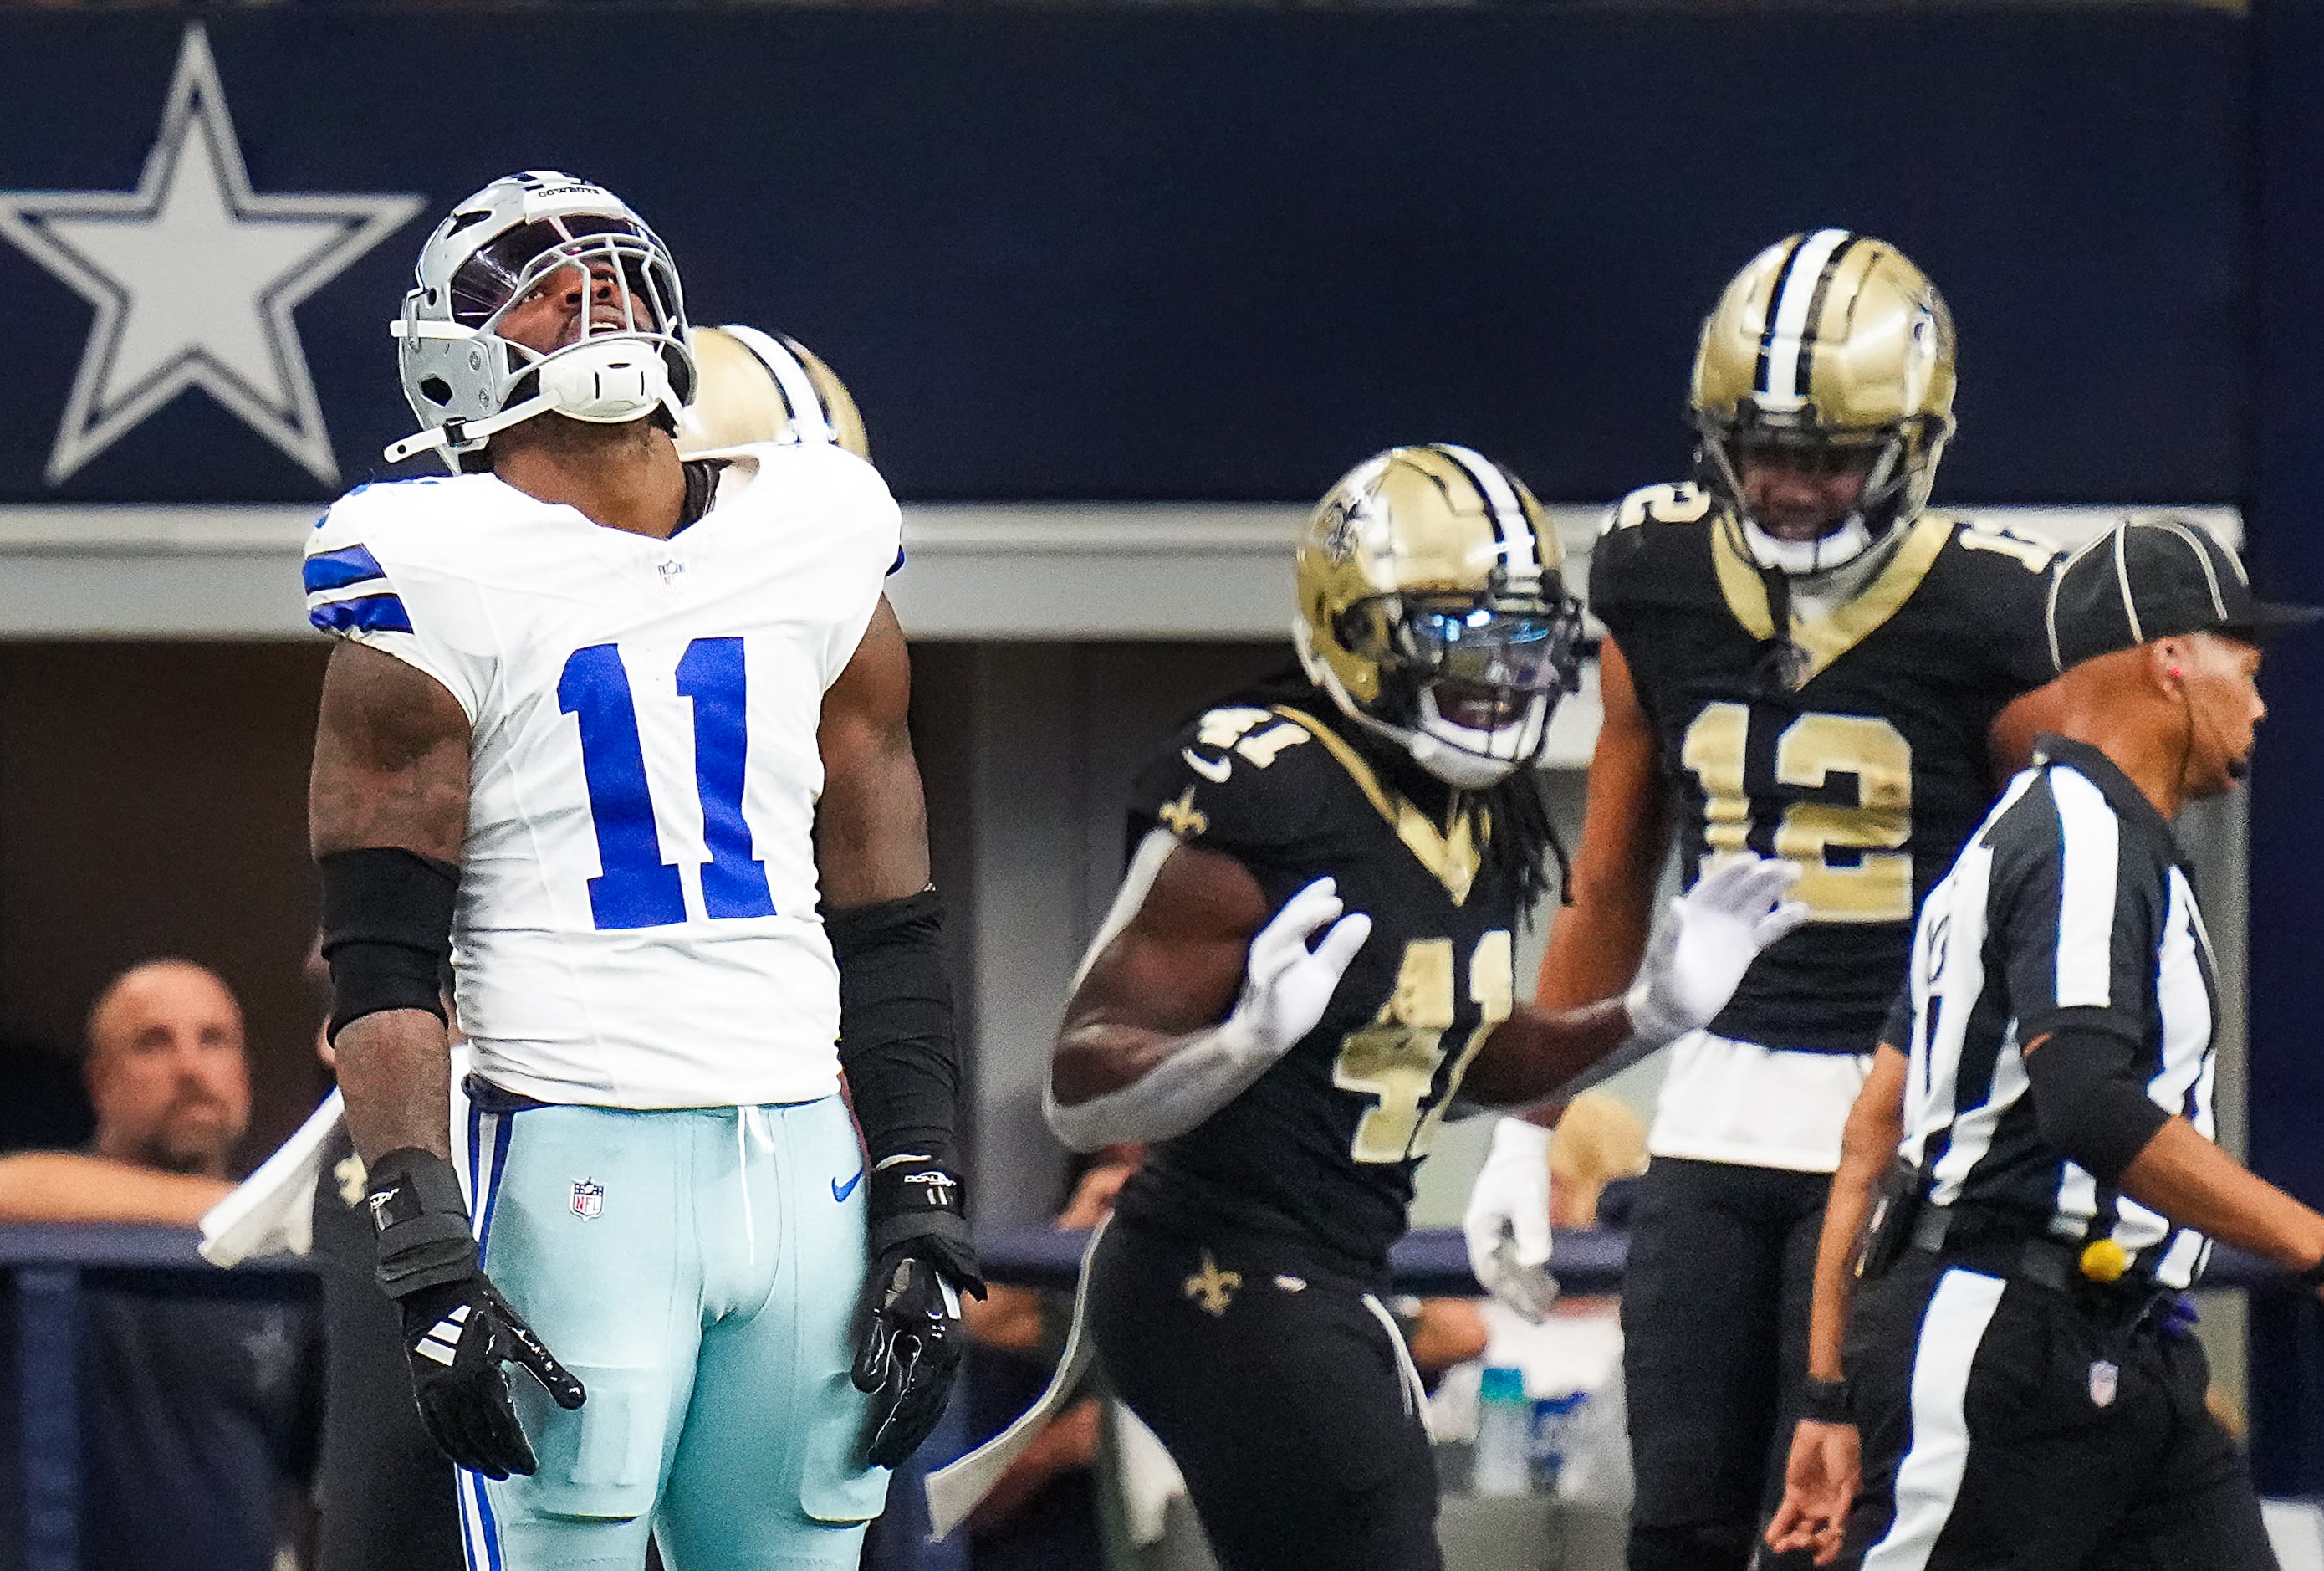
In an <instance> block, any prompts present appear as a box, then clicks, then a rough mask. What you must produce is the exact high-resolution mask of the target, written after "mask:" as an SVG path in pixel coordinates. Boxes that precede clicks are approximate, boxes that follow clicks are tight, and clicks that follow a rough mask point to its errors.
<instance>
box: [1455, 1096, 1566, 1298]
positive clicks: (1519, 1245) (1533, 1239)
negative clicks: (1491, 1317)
mask: <svg viewBox="0 0 2324 1571" xmlns="http://www.w3.org/2000/svg"><path fill="white" fill-rule="evenodd" d="M1461 1232H1462V1234H1463V1236H1465V1237H1466V1238H1467V1239H1468V1241H1469V1269H1470V1270H1471V1271H1474V1272H1476V1273H1477V1280H1478V1281H1480V1282H1481V1283H1482V1284H1484V1288H1485V1290H1486V1291H1487V1292H1489V1293H1490V1294H1492V1295H1493V1297H1495V1298H1499V1300H1500V1301H1501V1302H1502V1303H1504V1304H1507V1305H1508V1307H1509V1308H1512V1309H1514V1310H1516V1311H1517V1313H1518V1314H1520V1315H1522V1316H1524V1317H1526V1319H1528V1320H1531V1321H1532V1322H1534V1323H1535V1325H1539V1324H1540V1323H1541V1322H1542V1320H1543V1319H1545V1317H1547V1316H1548V1314H1549V1307H1550V1306H1551V1305H1552V1304H1554V1303H1555V1302H1557V1291H1558V1289H1557V1279H1556V1278H1555V1277H1554V1276H1552V1275H1550V1274H1549V1251H1550V1241H1549V1131H1547V1130H1545V1129H1544V1128H1542V1127H1541V1126H1540V1125H1539V1124H1534V1123H1526V1121H1525V1120H1524V1119H1522V1118H1504V1119H1501V1120H1500V1121H1499V1122H1498V1123H1495V1124H1494V1125H1493V1143H1492V1148H1491V1149H1490V1150H1489V1151H1487V1152H1486V1153H1485V1165H1484V1166H1483V1167H1482V1168H1480V1169H1478V1171H1477V1181H1476V1183H1475V1184H1474V1185H1472V1186H1471V1187H1470V1190H1469V1208H1468V1209H1467V1210H1466V1211H1464V1212H1462V1215H1461Z"/></svg>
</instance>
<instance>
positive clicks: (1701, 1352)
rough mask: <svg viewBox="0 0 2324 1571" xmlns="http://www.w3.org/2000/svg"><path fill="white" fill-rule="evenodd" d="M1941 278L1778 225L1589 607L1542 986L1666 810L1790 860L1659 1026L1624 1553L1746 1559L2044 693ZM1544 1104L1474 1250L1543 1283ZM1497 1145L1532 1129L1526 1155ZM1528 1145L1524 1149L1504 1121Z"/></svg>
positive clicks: (1598, 565) (1582, 976)
mask: <svg viewBox="0 0 2324 1571" xmlns="http://www.w3.org/2000/svg"><path fill="white" fill-rule="evenodd" d="M1952 399H1953V328H1952V323H1951V321H1950V318H1949V316H1948V315H1947V312H1946V310H1945V306H1944V302H1943V301H1942V300H1941V298H1940V297H1939V296H1938V294H1937V291H1936V290H1935V289H1934V287H1933V286H1932V285H1931V284H1930V282H1929V281H1928V280H1927V279H1926V278H1925V277H1924V276H1923V274H1922V273H1921V272H1920V270H1919V269H1918V268H1916V267H1914V265H1913V264H1912V263H1910V262H1908V261H1907V260H1905V258H1904V256H1903V255H1901V254H1898V253H1897V252H1896V250H1895V248H1894V247H1892V246H1889V245H1885V244H1883V243H1882V242H1880V241H1877V240H1874V239H1872V238H1870V237H1869V236H1860V235H1855V234H1850V233H1849V232H1847V231H1844V230H1836V229H1825V230H1820V231H1817V232H1815V233H1813V234H1810V235H1801V236H1794V237H1792V238H1791V239H1789V240H1786V241H1784V242H1783V243H1782V244H1780V245H1775V246H1774V247H1772V248H1770V249H1769V250H1767V251H1766V252H1764V253H1763V254H1760V255H1759V256H1758V257H1757V259H1755V260H1754V261H1753V262H1752V263H1750V265H1749V266H1748V267H1746V268H1745V269H1744V270H1743V272H1742V273H1739V274H1738V276H1737V277H1736V278H1735V280H1734V281H1733V282H1731V283H1730V284H1729V286H1728V288H1727V291H1726V292H1725V294H1724V295H1723V296H1722V297H1721V299H1720V302H1719V304H1718V306H1717V308H1716V309H1715V310H1713V312H1712V314H1711V318H1710V319H1709V320H1708V321H1706V322H1705V324H1704V326H1703V332H1702V338H1701V348H1700V350H1699V352H1698V355H1697V358H1696V362H1695V368H1694V386H1693V397H1692V412H1693V418H1694V421H1695V424H1696V427H1697V430H1698V433H1699V435H1700V438H1701V448H1700V452H1699V464H1700V474H1701V479H1700V480H1699V482H1698V483H1696V484H1691V485H1664V486H1655V487H1652V488H1649V489H1647V490H1645V491H1641V492H1638V493H1636V494H1633V495H1631V496H1630V497H1628V498H1627V499H1626V500H1625V501H1624V502H1623V503H1622V504H1620V505H1619V506H1618V508H1617V510H1616V513H1615V515H1614V517H1613V518H1612V519H1611V520H1610V522H1609V524H1608V526H1607V530H1606V532H1605V534H1604V535H1603V537H1602V538H1601V540H1600V544H1599V547H1598V550H1597V552H1596V554H1595V558H1594V559H1593V560H1592V562H1591V581H1590V594H1591V609H1592V610H1593V611H1594V612H1595V613H1596V615H1598V616H1599V618H1600V620H1602V621H1603V622H1604V623H1605V624H1606V627H1607V630H1608V634H1607V637H1606V640H1605V642H1604V644H1603V646H1602V652H1601V658H1600V691H1601V694H1602V696H1603V700H1604V707H1605V721H1604V725H1603V728H1602V730H1601V731H1600V737H1599V742H1598V749H1597V753H1596V756H1595V758H1594V760H1593V761H1592V762H1591V772H1590V796H1589V807H1588V810H1587V815H1586V818H1585V821H1584V826H1583V831H1582V849H1581V852H1580V855H1579V856H1578V857H1577V860H1576V864H1575V869H1574V900H1575V904H1574V907H1573V909H1572V910H1570V911H1568V912H1567V913H1566V914H1565V916H1564V918H1563V919H1562V920H1561V921H1560V922H1559V923H1558V926H1557V929H1556V931H1555V932H1554V935H1553V937H1552V939H1551V943H1550V947H1549V951H1548V954H1547V955H1546V956H1545V959H1544V962H1543V966H1542V972H1541V985H1540V991H1539V997H1540V1001H1541V1003H1542V1004H1543V1006H1544V1007H1555V1006H1557V1005H1559V1004H1561V1003H1569V1002H1571V1001H1573V1000H1577V999H1582V998H1589V997H1596V996H1598V995H1600V993H1604V992H1606V991H1608V990H1609V989H1611V988H1615V987H1618V986H1619V985H1621V984H1622V982H1623V981H1624V980H1625V979H1627V978H1628V976H1629V975H1630V973H1631V970H1632V968H1633V967H1635V966H1637V963H1638V957H1639V955H1640V954H1641V953H1642V951H1643V949H1644V947H1645V945H1646V934H1647V929H1648V926H1649V920H1650V917H1651V905H1652V900H1653V894H1654V891H1655V885H1656V883H1657V882H1658V881H1659V879H1660V878H1661V876H1662V873H1663V870H1664V868H1665V864H1666V857H1667V855H1668V852H1667V846H1668V844H1669V842H1670V840H1671V838H1672V837H1673V836H1675V838H1676V840H1677V842H1678V850H1679V865H1680V868H1681V870H1682V873H1683V876H1684V879H1685V880H1686V882H1688V883H1692V881H1693V880H1694V878H1695V877H1696V875H1697V871H1698V869H1700V868H1701V866H1702V865H1703V864H1704V863H1705V860H1706V858H1711V857H1715V856H1717V855H1720V854H1722V853H1726V852H1731V851H1738V850H1744V849H1750V850H1755V851H1757V852H1759V853H1761V854H1763V855H1772V856H1780V857H1784V858H1786V859H1788V860H1791V861H1794V862H1796V863H1798V864H1800V865H1801V866H1802V867H1803V870H1804V871H1803V873H1802V875H1801V878H1800V881H1799V883H1798V885H1797V887H1796V889H1795V891H1794V893H1795V895H1796V897H1797V898H1798V899H1799V900H1800V901H1803V902H1804V903H1805V904H1806V906H1807V907H1808V910H1809V913H1810V914H1809V919H1808V922H1807V924H1806V925H1805V926H1804V927H1803V928H1802V929H1800V930H1799V931H1797V932H1795V933H1794V934H1793V935H1791V936H1790V937H1789V938H1785V939H1784V941H1783V942H1781V943H1779V944H1776V945H1775V946H1773V947H1771V948H1769V950H1768V951H1767V952H1766V954H1765V955H1764V956H1761V957H1760V958H1759V959H1758V960H1757V962H1756V963H1755V964H1754V965H1753V966H1752V967H1751V969H1750V972H1749V974H1748V975H1746V976H1745V978H1744V979H1743V982H1742V984H1741V985H1740V986H1739V987H1738V989H1737V990H1736V993H1735V995H1734V998H1733V1000H1732V1001H1731V1002H1730V1003H1729V1004H1728V1006H1727V1008H1726V1009H1725V1010H1723V1011H1721V1012H1720V1015H1719V1017H1718V1018H1717V1019H1716V1020H1714V1021H1711V1022H1710V1025H1709V1027H1708V1029H1707V1030H1703V1031H1701V1032H1698V1033H1695V1034H1693V1035H1692V1036H1690V1037H1688V1038H1687V1039H1685V1040H1683V1041H1681V1042H1680V1043H1678V1044H1677V1045H1676V1047H1675V1048H1674V1049H1673V1059H1672V1064H1671V1067H1670V1073H1669V1077H1668V1079H1667V1081H1666V1082H1665V1087H1664V1090H1663V1093H1662V1096H1661V1101H1660V1104H1659V1106H1658V1108H1657V1111H1656V1115H1655V1123H1654V1127H1653V1132H1652V1135H1651V1137H1650V1140H1649V1150H1650V1151H1651V1152H1652V1153H1653V1164H1652V1167H1651V1168H1650V1169H1649V1171H1648V1173H1647V1176H1646V1180H1645V1184H1644V1188H1643V1191H1642V1194H1641V1197H1640V1200H1639V1204H1638V1206H1637V1209H1636V1211H1635V1212H1634V1220H1633V1232H1632V1238H1631V1250H1630V1256H1629V1267H1628V1275H1627V1277H1626V1280H1625V1284H1624V1290H1623V1306H1622V1308H1623V1315H1622V1318H1623V1330H1624V1335H1625V1338H1626V1349H1625V1377H1626V1382H1627V1395H1628V1403H1629V1419H1630V1437H1631V1451H1632V1457H1633V1461H1634V1464H1635V1473H1636V1476H1637V1495H1636V1499H1635V1503H1634V1505H1633V1509H1632V1521H1631V1536H1630V1548H1629V1561H1630V1565H1631V1566H1632V1567H1633V1568H1634V1571H1741V1567H1742V1566H1744V1565H1745V1564H1746V1562H1747V1561H1748V1559H1749V1557H1750V1556H1751V1553H1752V1544H1753V1540H1754V1539H1755V1537H1756V1530H1757V1524H1758V1522H1759V1521H1760V1520H1763V1515H1764V1513H1765V1512H1766V1511H1768V1510H1771V1509H1772V1508H1773V1506H1774V1504H1775V1500H1776V1498H1777V1496H1778V1495H1779V1493H1780V1490H1781V1484H1782V1465H1783V1457H1782V1453H1781V1451H1780V1450H1779V1449H1777V1448H1776V1447H1775V1446H1774V1445H1773V1444H1772V1442H1773V1441H1774V1440H1775V1437H1778V1436H1779V1435H1781V1436H1788V1435H1789V1433H1790V1429H1791V1416H1792V1413H1793V1412H1794V1408H1793V1406H1792V1404H1793V1402H1794V1400H1795V1395H1796V1391H1797V1387H1798V1384H1799V1382H1800V1380H1801V1379H1802V1376H1803V1366H1804V1346H1805V1336H1806V1325H1807V1308H1808V1301H1809V1294H1810V1287H1811V1276H1812V1266H1813V1262H1814V1252H1815V1245H1816V1238H1817V1232H1818V1228H1819V1225H1820V1221H1821V1215H1822V1210H1823V1204H1824V1197H1825V1194H1826V1191H1827V1190H1828V1188H1829V1187H1830V1182H1831V1171H1832V1169H1833V1168H1834V1166H1835V1165H1836V1164H1837V1162H1838V1160H1839V1157H1840V1130H1841V1126H1842V1124H1843V1123H1845V1121H1846V1118H1847V1114H1848V1109H1849V1104H1851V1103H1852V1101H1853V1100H1854V1098H1855V1095H1856V1092H1857V1089H1858V1086H1860V1085H1861V1083H1862V1080H1863V1076H1864V1072H1865V1065H1866V1064H1867V1061H1868V1055H1870V1053H1871V1052H1872V1050H1873V1049H1874V1047H1875V1046H1876V1045H1877V1040H1878V1037H1879V1032H1880V1028H1881V1025H1882V1022H1883V1021H1884V1019H1885V1017H1886V1012H1887V1008H1888V1004H1889V1003H1890V1001H1891V1000H1892V999H1893V998H1894V997H1895V993H1896V989H1897V985H1898V983H1899V981H1900V980H1901V978H1902V977H1903V975H1904V966H1905V961H1906V957H1907V951H1908V949H1909V947H1910V944H1911V938H1912V924H1913V917H1914V911H1915V910H1917V909H1918V906H1919V903H1920V900H1921V897H1922V896H1923V894H1924V893H1925V892H1927V890H1928V889H1929V887H1930V886H1931V885H1932V884H1933V883H1935V882H1936V881H1937V880H1938V879H1939V878H1941V877H1942V876H1943V874H1944V872H1945V870H1946V868H1947V867H1949V866H1950V864H1951V863H1952V859H1953V857H1954V855H1955V854H1956V853H1957V852H1958V851H1959V850H1960V844H1961V841H1962V840H1963V838H1964V837H1965V836H1967V835H1968V834H1969V832H1970V831H1971V830H1972V829H1973V828H1974V827H1976V825H1977V823H1978V819H1979V818H1981V817H1982V816H1983V814H1984V812H1985V809H1986V808H1987V805H1988V803H1989V802H1990V801H1991V799H1992V797H1993V793H1994V791H1995V790H1996V789H1997V784H1998V782H1999V781H2000V780H2002V779H2006V777H2007V775H2008V774H2009V773H2010V772H2012V771H2014V770H2015V768H2016V767H2017V765H2018V764H2019V763H2020V762H2022V761H2023V758H2024V751H2025V747H2026V745H2027V744H2028V743H2029V742H2030V739H2031V737H2032V735H2033V732H2034V731H2035V730H2036V729H2037V728H2038V726H2039V723H2040V719H2041V708H2042V707H2043V705H2046V704H2048V703H2050V702H2052V700H2051V699H2050V698H2046V697H2045V698H2029V697H2027V695H2029V694H2031V693H2032V692H2033V689H2036V688H2041V687H2043V684H2045V683H2046V682H2048V681H2049V679H2051V677H2052V663H2051V653H2050V650H2049V647H2048V643H2047V641H2046V636H2045V633H2044V631H2043V615H2042V608H2043V596H2044V593H2045V592H2046V589H2047V587H2048V583H2049V576H2050V573H2051V570H2052V559H2053V555H2054V553H2053V552H2052V550H2051V549H2050V548H2049V547H2047V546H2046V545H2043V544H2041V543H2038V542H2035V541H2030V540H2026V539H2024V538H2021V537H2019V536H2016V535H2013V534H2010V533H2007V532H2006V531H1999V530H1995V529H1987V528H1980V527H1978V526H1975V525H1970V524H1964V523H1960V522H1955V521H1953V520H1950V519H1948V518H1945V517H1942V516H1940V515H1936V514H1932V513H1923V511H1922V507H1923V503H1924V502H1925V501H1926V499H1927V497H1928V494H1929V488H1930V485H1931V483H1932V479H1933V478H1934V476H1935V471H1936V465H1937V460H1938V458H1939V456H1940V455H1941V452H1942V451H1943V448H1944V445H1945V441H1946V439H1947V438H1948V436H1949V435H1950V432H1951V430H1952V416H1951V406H1952ZM1547 1138H1548V1137H1547V1135H1546V1134H1545V1132H1541V1131H1539V1130H1537V1129H1534V1128H1531V1127H1528V1126H1527V1125H1526V1124H1525V1123H1521V1122H1518V1121H1515V1120H1505V1121H1504V1122H1503V1123H1502V1125H1501V1126H1499V1129H1497V1131H1496V1135H1495V1147H1496V1150H1495V1155H1494V1157H1493V1158H1491V1159H1489V1160H1488V1164H1487V1169H1486V1173H1485V1175H1484V1176H1483V1177H1482V1178H1480V1183H1479V1186H1478V1188H1477V1190H1476V1191H1475V1192H1474V1194H1473V1195H1472V1197H1471V1206H1470V1212H1469V1217H1468V1225H1469V1232H1470V1248H1471V1256H1472V1259H1475V1260H1476V1261H1478V1263H1479V1268H1480V1275H1481V1276H1484V1277H1485V1278H1487V1280H1488V1281H1489V1285H1491V1286H1493V1287H1494V1288H1495V1289H1496V1291H1497V1292H1499V1293H1500V1294H1501V1296H1503V1297H1504V1298H1507V1299H1508V1300H1509V1301H1510V1302H1511V1303H1512V1304H1513V1305H1515V1306H1517V1307H1519V1308H1524V1307H1526V1305H1527V1304H1528V1303H1530V1304H1532V1305H1534V1306H1535V1307H1538V1305H1539V1303H1540V1298H1541V1293H1540V1291H1539V1285H1540V1277H1539V1273H1538V1268H1539V1266H1540V1264H1541V1261H1542V1260H1543V1259H1544V1258H1545V1256H1546V1254H1547V1248H1546V1236H1547V1235H1546V1232H1545V1230H1541V1231H1540V1232H1539V1233H1538V1235H1537V1236H1538V1240H1539V1243H1538V1245H1537V1247H1535V1249H1534V1250H1533V1251H1532V1252H1531V1256H1530V1258H1528V1257H1526V1256H1525V1255H1523V1254H1521V1253H1520V1252H1519V1251H1518V1249H1517V1240H1518V1239H1521V1238H1523V1237H1524V1236H1525V1234H1524V1231H1523V1225H1524V1224H1525V1222H1526V1220H1527V1219H1529V1218H1530V1217H1531V1216H1533V1215H1536V1214H1537V1213H1538V1209H1539V1208H1540V1207H1541V1206H1542V1205H1543V1202H1544V1199H1545V1197H1543V1196H1542V1195H1541V1193H1540V1181H1538V1180H1535V1179H1534V1178H1533V1177H1532V1175H1534V1174H1537V1173H1540V1172H1542V1171H1543V1166H1542V1163H1541V1162H1540V1161H1539V1160H1538V1153H1539V1151H1540V1142H1542V1141H1545V1140H1546V1139H1547ZM1506 1151H1515V1152H1517V1153H1520V1154H1519V1155H1517V1156H1510V1155H1507V1154H1505V1152H1506ZM1528 1151H1530V1152H1532V1153H1535V1154H1534V1159H1533V1160H1530V1161H1528V1160H1525V1157H1524V1155H1523V1154H1522V1153H1526V1152H1528Z"/></svg>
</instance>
